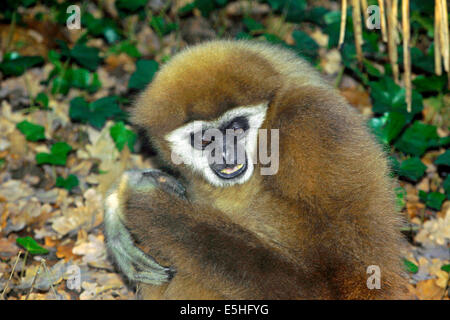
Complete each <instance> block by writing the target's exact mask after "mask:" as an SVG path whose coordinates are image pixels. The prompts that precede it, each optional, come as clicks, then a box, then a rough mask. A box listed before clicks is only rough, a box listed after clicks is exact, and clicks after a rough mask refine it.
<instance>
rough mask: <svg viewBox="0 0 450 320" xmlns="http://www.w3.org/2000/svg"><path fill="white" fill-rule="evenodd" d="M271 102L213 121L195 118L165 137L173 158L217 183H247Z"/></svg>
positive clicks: (220, 184) (237, 111)
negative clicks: (196, 119) (259, 133)
mask: <svg viewBox="0 0 450 320" xmlns="http://www.w3.org/2000/svg"><path fill="white" fill-rule="evenodd" d="M266 112H267V103H266V104H260V105H256V106H248V107H239V108H235V109H232V110H229V111H227V112H226V113H224V114H223V115H222V116H220V117H219V118H218V119H216V120H213V121H205V120H203V121H193V122H190V123H188V124H186V125H184V126H182V127H180V128H178V129H175V130H174V131H172V132H170V133H169V134H168V135H166V136H165V139H166V140H167V141H168V142H169V146H170V149H171V150H170V152H171V156H170V158H171V159H172V160H175V161H174V163H175V162H176V164H177V165H179V164H183V165H185V166H187V167H190V168H191V169H193V171H194V172H197V173H200V174H201V175H203V177H204V178H206V180H208V181H209V182H210V183H211V184H213V185H216V186H229V185H233V184H236V183H244V182H246V181H247V180H248V179H249V178H250V177H251V175H252V174H253V169H254V164H253V162H252V161H251V160H252V159H253V158H254V156H255V152H256V150H257V148H256V144H257V134H258V129H259V128H260V127H261V125H262V123H263V122H264V118H265V116H266Z"/></svg>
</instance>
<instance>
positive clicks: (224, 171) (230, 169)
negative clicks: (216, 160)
mask: <svg viewBox="0 0 450 320" xmlns="http://www.w3.org/2000/svg"><path fill="white" fill-rule="evenodd" d="M243 166H244V165H243V164H238V165H237V166H235V167H233V168H225V169H222V170H220V172H222V173H225V174H232V173H233V172H236V171H238V170H239V169H241V168H242V167H243Z"/></svg>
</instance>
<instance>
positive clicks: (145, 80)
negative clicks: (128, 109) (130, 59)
mask: <svg viewBox="0 0 450 320" xmlns="http://www.w3.org/2000/svg"><path fill="white" fill-rule="evenodd" d="M156 71H158V63H157V62H156V61H154V60H139V61H138V62H136V71H135V72H134V73H133V74H132V75H131V77H130V81H129V82H128V88H130V89H137V90H141V89H144V88H145V87H146V86H147V84H149V83H150V82H151V81H152V79H153V76H154V74H155V73H156Z"/></svg>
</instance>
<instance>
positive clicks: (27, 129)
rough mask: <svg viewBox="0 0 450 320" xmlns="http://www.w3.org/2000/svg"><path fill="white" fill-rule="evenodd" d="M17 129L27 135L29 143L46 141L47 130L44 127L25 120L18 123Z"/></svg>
mask: <svg viewBox="0 0 450 320" xmlns="http://www.w3.org/2000/svg"><path fill="white" fill-rule="evenodd" d="M16 127H17V129H18V130H19V131H20V132H22V133H23V134H24V135H25V137H26V139H27V140H28V141H39V140H45V129H44V127H43V126H40V125H38V124H34V123H31V122H28V121H26V120H24V121H22V122H20V123H18V124H17V125H16Z"/></svg>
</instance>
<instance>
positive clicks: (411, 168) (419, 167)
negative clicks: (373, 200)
mask: <svg viewBox="0 0 450 320" xmlns="http://www.w3.org/2000/svg"><path fill="white" fill-rule="evenodd" d="M426 169H427V167H426V166H425V165H424V164H423V163H422V161H420V159H419V158H416V157H414V158H409V159H406V160H404V161H402V163H401V164H400V168H399V172H398V175H399V176H401V177H405V178H408V179H409V180H412V181H418V180H419V179H420V178H422V176H423V175H424V173H425V170H426Z"/></svg>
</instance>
